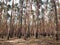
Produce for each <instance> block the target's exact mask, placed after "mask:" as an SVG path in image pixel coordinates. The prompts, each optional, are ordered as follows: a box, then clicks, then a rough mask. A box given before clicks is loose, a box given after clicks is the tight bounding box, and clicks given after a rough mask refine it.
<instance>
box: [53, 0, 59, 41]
mask: <svg viewBox="0 0 60 45" xmlns="http://www.w3.org/2000/svg"><path fill="white" fill-rule="evenodd" d="M53 3H54V7H55V20H56V32H57V33H56V40H59V33H58V32H59V29H58V17H57V8H56V3H55V0H53Z"/></svg>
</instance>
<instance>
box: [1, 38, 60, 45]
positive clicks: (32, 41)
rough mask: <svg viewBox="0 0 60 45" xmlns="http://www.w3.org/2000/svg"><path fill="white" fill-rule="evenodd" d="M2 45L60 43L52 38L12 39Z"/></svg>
mask: <svg viewBox="0 0 60 45" xmlns="http://www.w3.org/2000/svg"><path fill="white" fill-rule="evenodd" d="M0 45H60V41H56V40H54V39H52V38H50V37H41V38H39V39H35V38H29V39H27V40H24V39H12V40H5V41H0Z"/></svg>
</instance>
